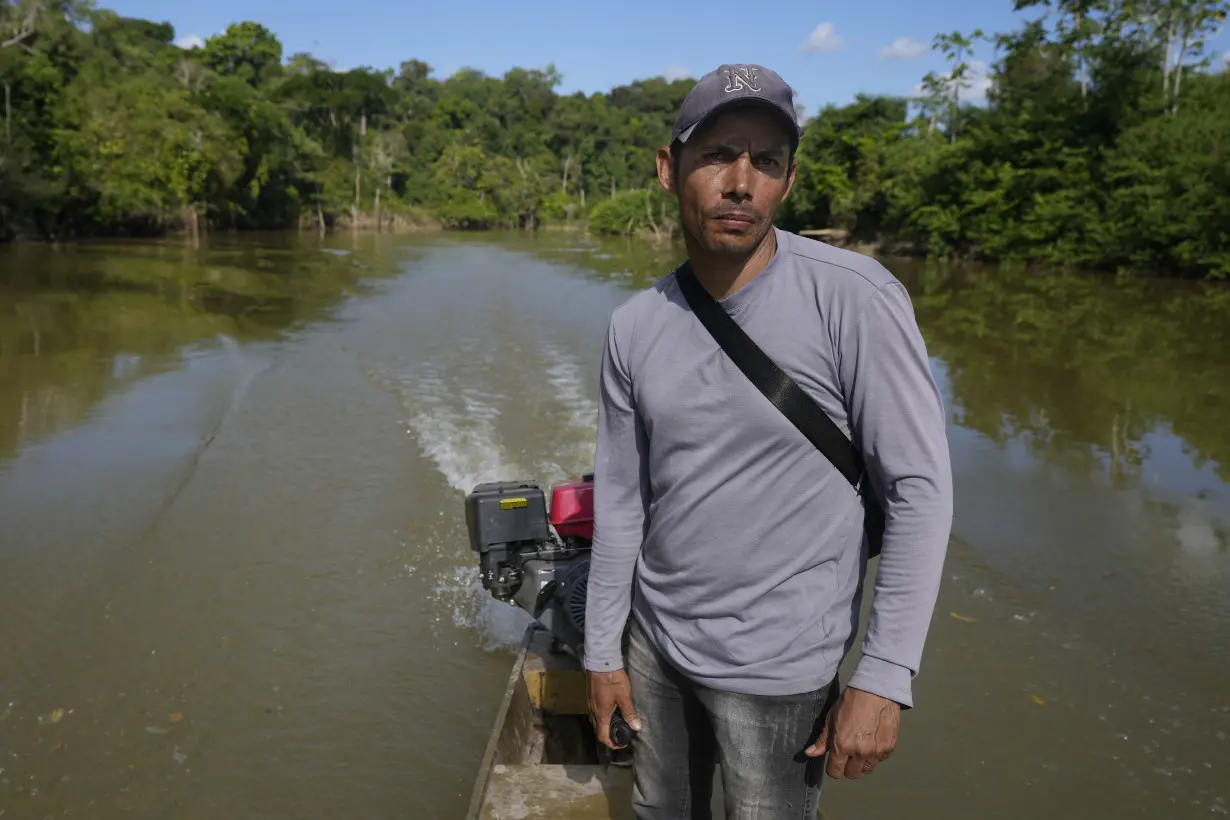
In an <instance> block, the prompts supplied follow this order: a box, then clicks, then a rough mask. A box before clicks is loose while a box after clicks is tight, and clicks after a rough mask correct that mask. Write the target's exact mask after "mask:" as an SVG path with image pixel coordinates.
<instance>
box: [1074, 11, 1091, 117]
mask: <svg viewBox="0 0 1230 820" xmlns="http://www.w3.org/2000/svg"><path fill="white" fill-rule="evenodd" d="M1084 27H1085V13H1084V12H1083V11H1079V12H1077V13H1076V28H1077V30H1078V31H1083V30H1084ZM1077 42H1078V43H1084V36H1083V35H1082V36H1081V37H1080V39H1078V40H1077ZM1076 64H1077V68H1078V70H1079V71H1080V77H1081V99H1082V100H1084V99H1085V98H1086V97H1088V96H1089V75H1088V74H1087V73H1086V71H1085V49H1084V48H1083V47H1082V46H1080V45H1078V46H1077V51H1076Z"/></svg>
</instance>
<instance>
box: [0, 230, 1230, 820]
mask: <svg viewBox="0 0 1230 820" xmlns="http://www.w3.org/2000/svg"><path fill="white" fill-rule="evenodd" d="M677 259H678V251H677V250H675V249H669V248H668V249H661V250H654V249H652V248H647V247H644V246H639V245H634V244H630V243H625V242H611V241H597V240H594V239H591V238H586V237H583V236H578V235H564V234H550V235H545V236H540V237H537V238H528V237H523V236H513V235H478V236H472V235H445V236H429V237H389V236H375V235H358V236H353V235H349V234H344V235H338V236H330V237H327V238H325V239H323V240H322V239H319V238H316V237H298V236H245V237H228V236H219V237H211V238H210V239H209V240H208V242H207V244H206V246H205V247H204V248H203V249H201V250H199V251H193V250H191V249H187V248H185V247H183V246H182V245H181V244H179V243H177V242H175V241H158V242H138V241H129V242H95V243H86V244H82V245H76V246H71V247H65V248H60V249H53V248H46V247H10V248H0V818H3V819H4V820H11V819H12V818H23V820H24V818H34V819H35V820H41V818H100V820H101V819H103V818H120V817H139V818H239V817H243V818H304V820H308V819H310V818H337V817H356V818H357V817H363V818H456V817H460V816H461V815H462V814H463V813H464V810H465V806H466V800H467V798H468V796H469V791H470V788H471V784H472V783H473V780H474V778H475V775H476V766H477V763H478V759H479V756H480V754H481V751H482V748H483V744H484V741H485V740H486V737H487V734H488V732H489V731H490V728H491V721H492V717H493V715H494V713H495V710H496V707H497V705H498V697H499V695H500V692H501V690H502V687H503V685H504V682H505V678H506V675H507V670H508V668H509V664H510V662H511V660H512V654H511V652H512V646H513V644H514V642H515V640H516V638H517V636H518V635H519V633H520V629H521V627H522V625H523V624H524V620H523V619H522V618H521V617H520V616H519V615H518V614H517V613H516V612H514V611H512V610H510V609H508V608H507V607H503V606H500V605H496V604H495V603H494V602H491V601H489V600H488V599H486V598H485V597H484V596H483V594H482V592H481V590H480V589H479V587H478V586H477V583H476V580H475V579H476V574H475V570H474V563H473V560H472V556H471V554H470V553H469V552H468V547H467V544H466V539H465V526H464V521H463V518H462V505H461V501H462V495H463V493H464V491H465V490H467V489H468V488H469V487H471V486H472V485H473V484H475V483H477V482H479V481H482V480H487V479H490V478H494V477H507V476H530V477H534V478H537V479H538V480H540V481H543V482H548V481H552V480H555V479H558V478H562V477H565V476H568V475H574V474H576V473H578V472H581V471H583V470H585V469H587V468H588V467H589V458H590V456H591V453H592V437H593V425H594V421H595V392H596V391H595V381H594V373H595V366H596V362H597V358H598V354H599V352H600V349H601V343H602V338H603V331H604V329H605V324H606V319H607V317H608V316H609V315H610V312H611V310H612V309H613V308H614V307H615V306H616V305H618V304H619V303H620V302H622V301H623V300H624V299H626V298H628V296H629V295H630V294H631V293H632V291H633V290H634V289H635V288H638V287H643V286H645V285H647V284H648V283H649V282H651V281H652V280H653V279H654V278H656V277H657V276H659V275H661V274H662V273H663V272H665V271H666V270H667V269H669V266H670V265H671V263H672V262H674V261H676V260H677ZM888 264H890V266H891V267H892V268H893V270H894V271H895V272H897V274H898V275H899V276H900V277H901V278H902V279H903V280H904V281H906V282H907V284H908V285H909V287H910V289H911V292H912V293H913V294H914V298H915V304H916V309H917V312H918V316H919V319H920V323H921V324H922V327H923V330H924V333H925V335H926V337H927V341H928V345H929V348H930V352H931V355H932V357H933V358H932V363H933V368H934V371H935V373H936V376H937V378H938V379H939V380H940V382H941V384H942V386H943V389H944V393H945V396H946V400H947V402H948V411H949V418H950V423H949V433H950V437H951V439H950V440H951V446H952V453H953V463H954V468H955V479H956V487H957V504H956V523H955V528H954V538H953V542H952V548H951V552H950V558H949V562H948V566H947V572H946V575H945V583H944V587H943V590H942V593H941V598H940V602H939V605H938V607H937V609H936V614H935V618H934V621H933V626H932V630H931V635H930V639H929V642H928V647H927V652H926V656H925V659H924V666H923V670H922V674H921V675H920V676H919V678H918V680H917V682H916V687H917V689H916V696H917V708H916V709H914V710H913V711H912V712H910V713H908V714H907V715H906V716H905V718H904V720H903V724H902V737H901V745H900V748H899V751H898V752H897V754H896V755H895V756H894V757H893V758H892V759H891V760H890V761H889V762H888V763H886V764H885V765H884V766H882V767H881V769H880V771H879V772H877V773H876V774H875V775H874V776H873V777H871V778H868V779H865V780H860V781H858V782H832V781H830V782H829V783H828V784H827V785H826V787H825V796H824V803H825V805H826V808H827V810H828V811H829V812H830V813H831V814H832V816H833V817H835V818H838V820H841V819H842V818H854V817H872V816H875V817H896V816H901V817H907V816H908V817H936V818H949V819H955V820H965V818H969V819H970V820H973V818H990V817H1003V818H1034V817H1050V818H1060V817H1063V818H1069V817H1070V818H1091V817H1099V818H1101V817H1106V818H1111V817H1114V818H1122V817H1142V818H1144V817H1149V818H1163V817H1165V818H1189V817H1190V818H1202V817H1210V816H1220V815H1225V814H1227V813H1228V812H1230V740H1228V739H1227V736H1228V735H1230V546H1228V545H1230V483H1228V482H1230V424H1227V421H1226V420H1227V419H1228V418H1230V356H1227V354H1226V350H1227V349H1228V348H1227V342H1228V341H1230V289H1227V288H1225V287H1217V286H1208V285H1194V284H1179V283H1158V282H1154V283H1140V282H1118V283H1117V282H1115V281H1114V280H1112V279H1107V278H1088V277H1081V276H1024V275H1021V274H1019V273H1017V272H1013V271H1011V270H1005V269H997V268H996V269H992V268H978V269H945V268H943V267H939V266H928V265H921V264H918V263H914V262H904V261H894V260H888ZM854 659H855V658H851V661H853V660H854ZM847 670H848V666H847Z"/></svg>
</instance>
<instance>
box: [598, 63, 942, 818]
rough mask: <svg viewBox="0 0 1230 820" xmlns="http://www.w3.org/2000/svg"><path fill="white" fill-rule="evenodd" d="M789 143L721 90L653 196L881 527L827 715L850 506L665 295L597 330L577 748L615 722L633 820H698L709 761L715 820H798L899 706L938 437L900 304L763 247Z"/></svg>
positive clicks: (731, 72)
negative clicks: (585, 704)
mask: <svg viewBox="0 0 1230 820" xmlns="http://www.w3.org/2000/svg"><path fill="white" fill-rule="evenodd" d="M801 134H802V132H801V129H800V128H799V126H798V122H797V118H796V116H795V111H794V107H793V92H792V91H791V89H790V87H789V86H788V85H787V84H786V83H785V82H784V81H783V80H782V79H781V78H780V77H779V76H778V75H777V74H776V73H774V72H773V71H770V70H768V69H765V68H763V67H760V66H754V65H745V66H734V65H725V66H722V67H721V68H719V69H718V70H716V71H715V72H713V73H711V74H709V75H707V76H706V77H704V78H702V79H701V80H700V81H699V82H698V83H697V85H696V87H695V88H694V89H693V90H692V92H691V93H690V94H689V95H688V97H687V99H686V100H685V101H684V102H683V105H682V106H681V108H680V111H679V116H678V121H677V123H676V125H675V129H674V135H673V137H672V140H671V144H670V146H669V147H668V148H663V149H662V150H661V151H659V153H658V158H657V167H658V178H659V180H660V182H661V184H662V186H663V187H664V188H665V189H666V190H667V191H669V192H670V193H671V194H673V195H674V196H675V197H676V199H677V200H678V203H679V216H680V219H681V222H682V230H683V236H684V239H685V242H686V247H687V252H688V258H689V260H690V262H691V266H692V270H693V272H694V275H695V277H696V279H697V280H698V281H699V282H700V284H701V285H703V287H704V288H705V289H706V290H707V291H708V292H709V294H711V295H712V296H713V297H714V298H715V299H717V300H718V301H719V303H720V304H721V305H722V307H723V308H724V309H725V310H726V311H727V312H728V313H729V314H730V315H731V316H732V317H733V318H734V319H735V321H736V322H738V323H739V324H740V325H741V326H742V327H743V329H744V330H745V332H746V333H747V334H748V336H750V337H751V339H752V340H753V341H754V342H755V343H756V344H757V345H758V346H759V347H760V348H761V349H762V350H764V352H765V353H766V354H767V355H768V356H769V357H770V358H771V359H772V360H773V361H774V362H775V363H776V364H777V365H778V366H779V367H781V368H782V369H783V370H784V371H785V372H786V373H787V374H788V375H790V376H791V377H792V378H793V379H794V380H795V381H796V382H798V384H799V385H800V387H802V388H803V390H804V391H805V392H806V393H808V394H809V395H810V396H811V397H812V398H813V399H814V400H816V401H817V402H818V403H819V404H820V406H821V407H822V408H823V409H824V410H825V411H826V412H827V413H828V415H829V417H830V418H832V419H833V421H834V422H835V423H836V424H837V425H838V427H839V428H840V429H841V430H842V431H843V432H844V433H845V434H846V435H847V436H849V437H850V438H851V439H852V440H853V442H854V444H856V445H857V447H858V449H859V450H860V451H861V453H862V455H863V459H864V461H865V465H866V470H867V480H868V481H869V482H870V492H874V494H875V497H876V498H877V499H879V502H880V506H881V508H882V509H883V511H884V515H885V522H886V523H885V528H884V535H883V546H882V554H881V557H880V565H879V571H878V574H877V580H876V595H875V599H874V603H873V608H872V610H871V617H870V622H869V625H868V632H867V636H866V639H865V641H864V643H863V647H862V648H863V657H862V658H861V660H860V662H859V664H858V666H857V668H856V669H855V670H854V673H853V675H852V677H851V678H850V681H849V683H848V686H847V688H846V689H845V690H844V691H842V692H841V694H840V695H839V696H835V692H836V686H835V684H836V675H837V670H838V666H839V665H840V663H841V661H842V659H843V658H844V657H845V655H846V653H847V652H848V651H849V649H850V648H851V646H852V643H853V639H854V634H855V632H856V629H857V623H858V612H859V602H860V599H861V596H862V575H863V571H864V569H865V566H866V561H867V551H866V546H865V543H866V542H865V540H864V535H863V524H864V506H863V503H862V499H861V498H860V496H859V495H858V493H857V492H856V491H855V489H854V488H853V487H852V486H851V484H850V483H849V482H848V481H847V480H846V479H845V478H844V477H843V476H842V475H841V474H840V473H839V472H838V471H837V470H836V469H835V468H834V466H833V465H832V463H831V462H829V461H828V460H827V459H826V458H825V456H824V455H823V454H822V453H821V452H820V451H819V450H817V449H816V447H815V446H813V445H812V444H811V443H810V442H809V441H808V439H807V438H805V437H804V436H803V435H802V434H801V433H800V432H799V431H798V429H796V428H795V427H794V426H793V425H792V424H791V423H790V422H789V421H788V420H787V419H786V417H785V416H783V415H782V413H781V412H780V411H779V410H778V409H777V407H775V406H774V405H773V404H772V403H770V402H769V401H768V400H767V399H766V398H765V396H764V395H763V394H762V393H760V392H759V391H758V390H757V388H756V387H755V386H754V384H753V383H752V382H750V381H749V380H748V379H747V377H746V376H745V375H744V374H743V373H742V372H741V371H740V370H739V369H738V367H737V366H736V365H735V364H734V363H733V362H732V361H731V360H730V359H729V358H728V357H727V356H726V354H725V353H724V352H723V351H722V350H721V348H719V346H718V344H717V342H716V341H715V340H714V338H713V337H712V336H711V335H710V334H709V332H708V331H707V329H706V328H705V326H704V325H702V324H701V322H700V321H699V319H698V318H697V317H696V316H695V315H694V314H693V313H692V312H691V310H690V309H689V307H688V303H687V301H686V299H685V298H684V296H683V294H682V293H681V291H680V288H679V284H678V282H677V280H676V276H677V273H678V272H675V273H672V274H670V275H668V276H666V277H665V278H663V279H662V280H661V281H659V282H658V283H657V284H656V285H655V286H653V287H652V288H649V289H647V290H644V291H642V292H640V293H638V294H636V295H635V296H633V297H632V298H631V299H629V300H628V301H627V302H626V303H624V304H623V305H621V306H620V307H619V308H618V309H616V311H615V312H614V314H613V315H612V317H611V321H610V326H609V329H608V334H607V339H606V344H605V351H604V354H603V359H602V367H601V389H600V398H601V400H600V404H599V416H598V439H597V452H596V461H595V489H594V504H595V537H594V544H593V556H592V562H591V567H590V576H589V582H588V584H589V585H588V605H587V612H586V629H585V657H584V665H585V668H586V669H587V670H588V675H587V677H588V682H589V689H590V710H591V715H592V718H593V720H594V724H595V726H596V728H597V731H598V735H599V739H600V740H601V741H602V742H603V743H606V744H607V745H611V742H610V737H609V732H608V727H609V722H610V718H611V715H612V712H613V710H614V709H615V708H616V707H618V708H619V709H620V710H621V712H622V714H623V716H624V717H625V719H626V720H628V722H629V724H630V725H631V726H632V728H633V730H634V731H635V732H636V734H635V735H634V740H633V743H632V746H633V761H634V793H633V804H634V810H635V812H636V816H637V817H638V818H640V819H641V820H650V819H652V820H658V818H680V817H707V816H708V810H709V800H710V793H711V791H710V790H711V782H712V772H713V767H714V762H715V760H716V761H719V762H720V763H721V766H722V779H723V783H724V785H725V806H726V816H727V817H728V818H731V820H738V819H739V818H750V817H753V816H755V817H758V818H785V817H813V816H814V815H815V811H816V804H817V801H818V798H819V791H820V782H821V779H822V771H821V768H822V767H824V771H827V773H828V774H829V775H830V776H832V777H848V778H858V777H860V776H862V775H865V774H869V773H871V772H873V771H875V769H876V766H877V765H878V764H879V763H881V762H882V761H884V760H886V759H887V758H888V756H889V755H890V754H891V753H892V752H893V750H894V748H895V747H896V744H897V729H898V721H899V717H900V712H901V710H902V709H908V708H911V707H912V706H913V698H912V693H911V686H912V680H913V678H914V676H915V675H916V674H917V672H918V668H919V661H920V657H921V655H922V650H923V642H924V639H925V637H926V633H927V628H928V625H929V622H930V619H931V615H932V611H933V608H934V605H935V599H936V595H937V592H938V588H939V583H940V576H941V570H942V565H943V561H944V557H945V552H946V549H947V543H948V536H949V530H950V527H951V522H952V489H951V473H950V465H949V458H948V447H947V440H946V436H945V426H944V411H943V406H942V402H941V397H940V394H939V391H938V390H937V388H936V385H935V382H934V381H933V379H932V376H931V372H930V368H929V365H928V359H927V352H926V348H925V346H924V344H923V340H922V338H921V334H920V333H919V330H918V327H917V324H916V323H915V319H914V314H913V309H912V306H911V303H910V299H909V295H908V293H907V292H906V290H905V288H904V287H903V286H902V285H901V283H900V282H898V281H897V280H896V279H895V278H894V277H893V276H892V275H891V274H890V273H888V271H886V270H885V269H884V268H883V267H882V266H881V265H880V264H879V263H877V262H876V261H875V260H873V259H871V258H869V257H866V256H862V255H859V254H856V253H853V252H850V251H845V250H841V249H837V248H834V247H831V246H828V245H825V244H822V243H819V242H816V241H813V240H809V239H806V238H804V237H801V236H797V235H794V234H790V233H787V232H784V231H781V230H779V229H777V228H776V227H775V226H774V225H773V218H774V214H775V213H776V211H777V209H778V207H779V206H780V205H781V204H782V202H783V201H784V200H785V198H786V196H787V195H788V194H789V192H790V189H791V187H792V186H793V184H794V179H795V170H796V164H795V152H796V150H797V148H798V143H799V139H800V137H801ZM629 616H631V619H630V622H629ZM625 624H627V625H628V646H627V660H626V662H625V660H624V658H623V653H622V651H621V640H622V637H623V632H624V628H625ZM825 760H827V764H825V762H824V761H825Z"/></svg>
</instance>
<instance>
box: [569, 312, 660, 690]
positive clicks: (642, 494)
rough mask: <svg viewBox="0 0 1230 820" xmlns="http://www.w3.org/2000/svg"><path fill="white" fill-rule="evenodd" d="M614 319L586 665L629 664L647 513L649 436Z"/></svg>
mask: <svg viewBox="0 0 1230 820" xmlns="http://www.w3.org/2000/svg"><path fill="white" fill-rule="evenodd" d="M620 341H621V340H620V339H619V338H618V337H617V334H616V322H615V320H614V319H612V321H611V324H610V326H609V328H608V330H607V339H606V343H605V345H604V347H603V351H602V363H601V368H600V381H599V400H598V433H597V441H596V444H595V453H594V540H593V544H592V551H591V555H590V565H589V580H588V586H587V592H586V602H585V651H584V656H583V661H582V665H583V666H584V667H585V668H586V669H589V670H592V671H598V672H609V671H612V670H617V669H622V668H623V654H622V651H621V641H622V638H623V630H624V626H625V624H626V623H627V620H628V613H629V611H630V609H631V605H632V582H633V576H634V573H635V570H636V561H637V558H638V556H639V555H640V551H641V544H642V542H643V541H644V537H645V525H646V521H647V518H648V503H649V481H648V453H647V450H648V442H647V438H646V435H645V430H644V425H643V424H642V420H641V416H640V414H639V412H638V411H637V408H636V403H635V400H634V398H633V393H632V378H631V375H630V373H629V370H628V367H627V364H626V361H625V359H624V353H623V351H621V349H620Z"/></svg>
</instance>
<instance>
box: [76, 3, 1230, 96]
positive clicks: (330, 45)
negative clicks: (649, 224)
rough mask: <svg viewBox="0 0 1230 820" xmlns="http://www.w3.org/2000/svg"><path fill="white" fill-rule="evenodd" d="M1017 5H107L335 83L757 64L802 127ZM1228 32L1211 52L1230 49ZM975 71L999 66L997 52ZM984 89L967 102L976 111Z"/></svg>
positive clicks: (584, 76) (612, 81) (661, 71)
mask: <svg viewBox="0 0 1230 820" xmlns="http://www.w3.org/2000/svg"><path fill="white" fill-rule="evenodd" d="M1012 5H1013V3H1012V0H853V1H852V0H844V1H843V2H833V0H811V2H807V1H806V0H776V2H767V1H766V0H742V2H738V1H737V0H706V1H705V2H700V1H699V0H694V2H691V3H679V2H672V1H671V0H658V2H653V1H652V0H619V1H618V2H609V3H593V2H585V1H584V0H573V1H572V2H566V0H517V1H516V2H513V0H504V1H503V2H499V1H498V0H487V2H477V1H476V0H443V1H442V2H441V1H440V0H437V2H433V3H425V2H416V1H415V0H343V2H338V0H210V2H193V3H190V2H183V0H98V6H100V7H103V8H110V9H113V10H114V11H116V12H118V13H120V14H122V15H125V16H129V17H141V18H145V19H148V20H154V21H157V22H168V23H171V24H172V25H173V26H174V27H175V31H176V37H177V39H178V40H179V41H180V42H182V43H190V42H193V41H194V40H195V39H200V40H203V39H204V38H207V37H209V36H210V35H212V34H217V33H220V32H222V31H223V30H225V28H226V26H227V25H229V24H230V23H235V22H241V21H244V20H252V21H255V22H258V23H261V24H263V25H264V26H265V27H266V28H268V29H269V30H271V31H272V32H273V33H274V34H276V35H277V37H278V39H279V40H281V42H282V45H283V51H284V54H285V55H286V56H288V57H289V56H290V55H291V54H294V53H296V52H300V51H306V52H310V53H312V54H313V55H315V56H316V57H317V58H318V59H320V60H322V61H324V62H325V63H328V64H329V65H331V66H333V67H334V68H335V69H338V70H346V69H350V68H356V67H359V66H370V67H372V68H376V69H384V68H393V69H396V68H397V67H398V65H400V63H401V62H402V61H403V60H408V59H418V60H422V61H423V62H425V63H427V64H428V65H430V66H431V67H432V69H433V72H432V74H433V76H435V77H437V78H440V79H443V78H445V77H447V76H448V75H450V74H452V73H453V72H455V71H457V70H458V69H461V68H474V69H478V70H480V71H483V72H485V73H487V74H489V75H492V76H499V75H502V74H503V73H504V72H505V71H507V70H508V69H510V68H516V67H520V68H545V67H546V66H547V65H548V64H554V65H555V68H556V70H557V71H558V72H559V73H560V74H561V75H562V77H563V81H562V83H561V85H560V86H559V88H558V89H557V90H558V91H559V92H560V93H564V94H568V93H571V92H573V91H582V92H585V93H592V92H602V91H608V90H610V89H611V88H613V87H614V86H617V85H622V84H625V83H629V82H632V81H634V80H637V79H643V78H646V77H653V76H658V75H665V76H666V77H668V78H673V77H693V78H699V77H700V76H701V75H703V74H704V73H705V72H707V71H710V70H712V69H713V68H716V67H717V66H718V65H720V64H722V63H759V64H761V65H765V66H767V67H769V68H772V69H774V70H775V71H777V72H778V73H779V74H781V75H782V77H783V78H784V79H785V80H786V82H788V83H789V84H790V85H791V86H793V87H794V89H795V91H796V92H797V101H798V103H799V104H801V106H802V107H803V109H804V114H805V115H810V114H814V113H816V112H818V111H819V110H820V108H821V107H823V106H824V105H826V104H829V103H835V104H839V105H840V104H844V103H847V102H849V101H851V100H852V99H853V98H854V96H855V94H857V93H859V92H865V93H871V94H902V95H908V94H912V93H915V91H916V89H917V86H918V82H919V80H920V79H922V77H923V76H924V75H925V74H926V73H927V72H928V71H931V70H935V71H936V72H937V73H942V72H943V71H945V70H946V68H947V66H946V65H945V63H944V59H943V56H942V55H941V54H939V53H938V52H934V51H932V49H931V41H932V38H933V37H934V36H935V34H937V33H939V32H951V31H954V30H959V31H961V32H963V33H969V32H971V31H973V30H974V29H976V28H981V29H982V30H983V31H984V32H987V33H988V34H993V33H998V32H1004V31H1010V30H1014V29H1016V28H1018V27H1019V26H1020V25H1021V23H1022V22H1023V21H1024V20H1026V19H1030V18H1034V17H1037V16H1039V12H1037V11H1036V10H1035V11H1030V12H1028V13H1020V14H1018V13H1014V12H1013V11H1012ZM1228 41H1230V36H1227V34H1226V33H1225V32H1223V34H1222V36H1220V37H1219V38H1218V39H1217V41H1216V42H1215V43H1214V46H1216V47H1217V50H1218V51H1219V52H1225V51H1228V50H1230V49H1228V48H1227V45H1230V43H1228ZM974 58H975V61H974V63H973V68H974V69H975V73H977V71H978V70H979V69H982V70H985V66H986V65H988V64H990V63H991V62H993V60H994V55H993V51H992V49H991V46H989V45H984V46H982V47H980V48H979V49H978V50H977V51H976V52H975V54H974ZM985 88H986V83H985V81H981V80H979V81H976V82H975V84H974V86H973V87H972V88H971V89H969V91H968V92H967V95H968V96H969V97H970V98H971V100H977V99H978V98H980V97H981V96H982V95H983V94H984V93H985Z"/></svg>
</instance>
